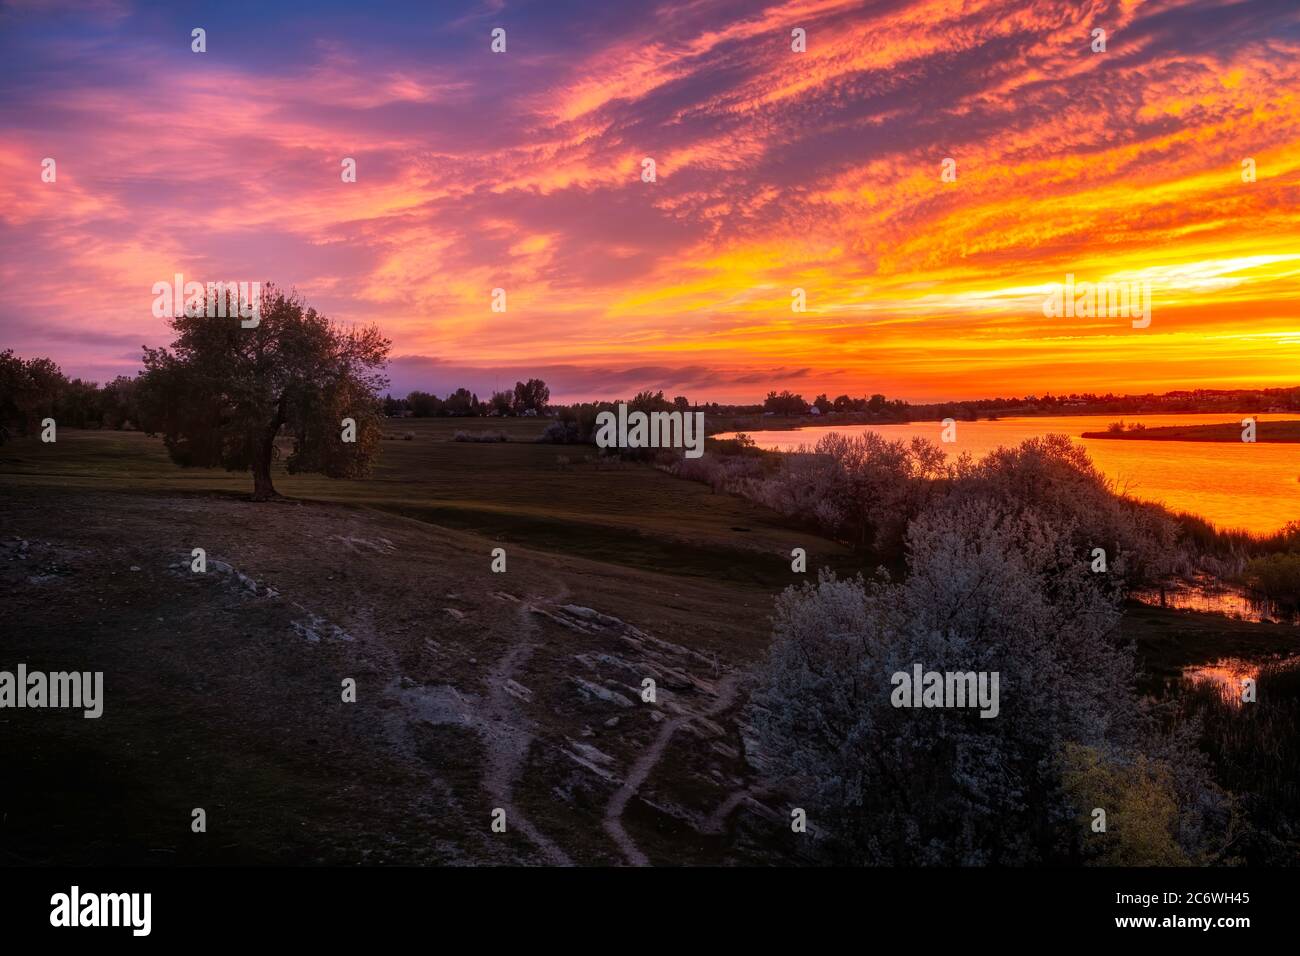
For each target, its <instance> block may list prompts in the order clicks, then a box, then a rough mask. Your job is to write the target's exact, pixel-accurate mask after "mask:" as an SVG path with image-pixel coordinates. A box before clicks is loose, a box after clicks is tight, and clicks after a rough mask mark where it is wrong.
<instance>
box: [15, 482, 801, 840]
mask: <svg viewBox="0 0 1300 956" xmlns="http://www.w3.org/2000/svg"><path fill="white" fill-rule="evenodd" d="M0 519H2V521H0V579H2V583H3V591H4V595H5V597H4V616H5V619H6V620H5V624H4V630H5V631H6V633H7V636H6V637H5V639H4V642H3V648H0V669H9V670H12V669H13V667H14V666H16V664H17V663H19V662H24V663H26V664H27V665H28V668H29V669H43V670H70V669H75V670H83V671H84V670H100V671H103V672H104V687H105V691H104V695H105V704H104V715H103V717H101V718H100V719H98V720H86V719H84V718H83V717H82V715H81V713H80V712H79V711H78V712H70V711H48V710H47V711H39V710H3V711H0V747H2V748H3V757H2V759H3V761H4V766H5V774H4V776H5V778H6V785H5V786H4V787H3V789H2V790H0V818H2V822H0V862H18V863H23V862H39V863H44V862H57V863H101V864H102V863H129V864H135V863H167V864H170V863H198V862H209V863H210V862H230V863H235V862H256V863H269V862H280V863H329V864H360V863H409V864H433V863H451V864H511V863H523V864H569V863H573V864H646V863H650V864H687V863H754V862H764V861H778V860H781V859H783V858H787V857H789V856H790V855H791V854H792V853H793V852H794V850H795V848H794V847H793V846H792V845H790V844H789V838H788V836H787V834H788V832H789V827H788V824H787V823H786V819H787V816H786V814H787V811H786V810H785V809H784V808H783V807H780V806H777V805H776V803H777V801H769V802H764V800H765V795H764V794H762V793H761V792H760V791H759V790H758V789H757V786H756V783H755V774H754V764H755V760H756V755H755V754H754V753H753V751H752V747H753V744H752V741H751V740H748V739H747V734H746V728H745V726H744V723H743V703H744V696H745V695H744V686H743V679H742V675H743V672H744V667H745V665H746V664H747V663H748V661H749V660H751V659H752V658H753V656H754V654H755V653H757V652H758V651H759V650H760V649H761V647H762V646H763V644H764V643H765V635H766V633H767V622H766V615H767V613H768V611H769V610H770V596H766V597H767V600H763V598H764V595H758V594H755V595H746V598H750V597H752V598H753V599H752V600H749V599H747V600H744V601H740V600H737V597H736V594H735V592H734V590H733V591H731V592H724V591H721V590H719V588H720V586H719V585H715V584H713V583H710V582H708V581H705V580H682V579H679V578H675V577H670V576H667V575H657V574H654V573H649V572H637V571H635V570H633V569H628V568H619V567H613V566H610V565H608V564H604V563H597V562H594V561H584V560H583V559H580V558H574V557H571V556H564V557H561V556H556V555H553V554H547V553H543V552H534V551H529V550H527V549H524V548H521V547H517V546H514V545H511V544H509V543H503V542H500V541H494V540H492V539H489V538H487V537H481V536H477V535H473V534H468V533H460V532H456V531H449V530H446V529H443V528H439V527H436V526H433V525H430V524H426V523H423V522H420V521H416V520H413V519H408V518H403V517H399V516H396V515H392V514H388V513H384V512H379V511H373V510H368V509H356V508H349V507H345V506H339V505H325V504H308V503H297V502H290V501H282V502H275V503H269V504H264V505H255V504H252V503H250V502H248V501H247V500H244V499H242V498H240V497H238V496H235V495H220V494H204V495H184V494H171V493H148V494H146V493H130V492H117V491H114V492H102V493H101V492H94V491H85V490H72V489H40V490H36V489H30V488H23V487H14V488H13V489H12V494H7V495H6V498H5V500H4V502H3V504H0ZM498 546H504V547H505V548H506V550H507V570H506V571H505V573H493V572H492V571H491V570H490V563H491V556H490V552H491V549H492V548H493V547H498ZM193 548H203V549H204V550H205V552H206V560H207V570H206V571H205V572H203V573H196V572H194V571H192V570H191V561H192V558H191V552H192V549H193ZM719 606H725V607H727V608H728V613H727V614H725V615H719V614H718V613H717V608H718V607H719ZM347 678H351V679H353V680H355V682H356V687H357V700H356V702H355V703H346V702H344V701H343V699H342V697H343V692H342V688H343V682H344V680H345V679H347ZM647 679H651V680H653V681H654V686H655V698H656V699H655V701H654V703H649V702H646V701H644V700H643V699H642V692H643V687H644V686H645V685H644V681H646V680H647ZM194 808H203V809H204V810H205V812H206V817H207V831H206V833H194V832H192V830H191V819H192V816H191V814H192V810H193V809H194ZM498 809H500V810H503V811H504V817H505V823H506V829H505V832H504V833H496V832H494V831H493V829H492V825H491V824H492V817H493V811H494V810H498Z"/></svg>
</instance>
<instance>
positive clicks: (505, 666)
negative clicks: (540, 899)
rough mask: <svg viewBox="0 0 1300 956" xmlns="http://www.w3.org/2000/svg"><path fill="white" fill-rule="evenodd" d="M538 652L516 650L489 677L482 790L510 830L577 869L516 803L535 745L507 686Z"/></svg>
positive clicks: (525, 629) (524, 620)
mask: <svg viewBox="0 0 1300 956" xmlns="http://www.w3.org/2000/svg"><path fill="white" fill-rule="evenodd" d="M529 604H530V602H529V601H527V600H525V601H523V602H521V603H520V607H519V626H520V628H521V630H522V633H523V635H525V636H528V635H531V634H533V633H535V632H536V630H537V624H536V622H535V621H534V620H533V619H532V615H531V614H530V613H529V610H528V608H529ZM534 649H535V645H533V644H524V643H521V644H518V645H516V646H515V647H512V648H511V649H510V650H509V651H507V652H506V654H505V656H504V657H502V658H501V660H500V661H498V662H497V665H496V666H495V667H494V668H492V671H491V673H489V674H488V678H487V681H488V697H487V700H486V701H485V703H484V706H483V710H482V713H481V714H480V715H479V718H478V720H477V721H476V724H477V729H478V731H479V736H480V737H482V739H483V744H484V746H485V747H486V748H487V768H486V770H485V772H484V775H483V785H484V786H485V787H486V788H487V791H488V793H490V794H491V795H492V799H493V800H495V801H496V805H497V806H499V807H501V808H502V809H503V810H505V812H506V826H508V827H514V828H515V829H516V830H518V831H519V832H520V833H522V834H523V835H524V836H526V837H527V838H528V839H529V840H530V841H531V842H532V843H533V845H534V846H536V847H537V849H538V850H539V851H540V852H541V853H542V855H543V856H544V857H545V858H546V862H547V863H550V864H552V865H556V866H572V865H573V861H572V860H571V859H569V856H568V854H566V853H565V852H564V851H563V850H561V849H560V848H559V847H558V846H556V845H555V844H554V843H553V842H551V840H549V839H548V838H547V837H546V836H545V835H543V834H542V832H541V831H540V830H538V829H537V827H535V826H534V825H533V824H532V823H531V822H530V821H529V820H528V818H527V817H526V816H525V815H524V813H523V811H521V810H520V809H519V808H518V807H517V806H515V804H514V803H513V802H512V799H511V798H512V795H513V792H514V785H515V781H516V780H517V779H518V777H519V771H520V768H521V767H522V766H523V764H524V760H525V759H526V758H527V756H528V748H529V746H530V745H531V744H532V742H533V733H532V724H531V722H530V721H529V720H528V718H527V717H526V716H525V715H524V714H523V713H522V712H521V711H520V708H519V705H518V702H517V701H516V699H515V697H514V696H513V695H512V694H511V692H510V691H509V690H508V685H509V684H510V683H511V682H513V681H514V676H515V674H516V673H518V670H519V668H520V667H521V666H523V664H524V662H525V661H527V660H528V658H529V657H531V656H532V653H533V650H534ZM516 686H519V685H518V684H516Z"/></svg>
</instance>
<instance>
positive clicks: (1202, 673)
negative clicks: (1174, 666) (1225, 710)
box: [1183, 657, 1300, 707]
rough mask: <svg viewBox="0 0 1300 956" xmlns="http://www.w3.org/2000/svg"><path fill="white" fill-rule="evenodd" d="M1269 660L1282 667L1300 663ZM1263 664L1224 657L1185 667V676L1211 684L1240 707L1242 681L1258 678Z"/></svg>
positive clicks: (1261, 662)
mask: <svg viewBox="0 0 1300 956" xmlns="http://www.w3.org/2000/svg"><path fill="white" fill-rule="evenodd" d="M1269 662H1270V663H1274V664H1277V665H1278V666H1281V667H1287V668H1291V667H1296V666H1298V665H1300V658H1297V657H1278V658H1272V659H1270V661H1269ZM1263 664H1264V662H1263V661H1258V660H1245V659H1244V658H1240V657H1223V658H1220V659H1219V660H1217V661H1215V662H1214V663H1213V664H1196V665H1193V666H1189V667H1184V668H1183V678H1184V679H1185V680H1187V681H1191V682H1193V683H1197V682H1205V683H1208V684H1210V685H1211V686H1212V687H1213V688H1214V689H1215V690H1216V691H1218V693H1219V696H1220V697H1222V698H1223V700H1224V701H1225V702H1226V703H1229V704H1231V705H1233V706H1234V707H1240V706H1241V705H1242V699H1241V696H1242V681H1243V680H1245V679H1246V678H1249V679H1251V680H1258V679H1259V672H1260V670H1261V669H1262V667H1263Z"/></svg>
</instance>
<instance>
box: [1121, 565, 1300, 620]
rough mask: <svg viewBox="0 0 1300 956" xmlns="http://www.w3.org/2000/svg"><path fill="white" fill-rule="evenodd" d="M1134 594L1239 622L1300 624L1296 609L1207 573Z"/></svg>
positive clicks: (1143, 599)
mask: <svg viewBox="0 0 1300 956" xmlns="http://www.w3.org/2000/svg"><path fill="white" fill-rule="evenodd" d="M1131 597H1133V598H1134V599H1135V600H1138V601H1141V602H1142V603H1143V604H1151V605H1154V606H1156V607H1171V608H1174V609H1176V610H1179V611H1199V612H1201V613H1203V614H1222V615H1223V616H1224V617H1230V618H1233V619H1234V620H1238V621H1251V622H1253V623H1260V622H1267V623H1270V624H1296V623H1300V619H1298V618H1297V613H1296V609H1295V608H1293V607H1286V606H1283V605H1282V604H1280V603H1278V602H1277V601H1272V600H1269V599H1268V598H1267V597H1265V596H1264V595H1262V594H1258V593H1256V592H1254V591H1251V590H1249V589H1248V588H1244V587H1242V586H1240V585H1237V584H1232V583H1231V582H1227V581H1219V580H1217V579H1215V578H1213V577H1211V576H1210V575H1208V574H1202V575H1197V576H1196V577H1195V578H1194V579H1192V580H1178V581H1171V582H1169V583H1167V584H1166V585H1165V587H1164V588H1159V587H1149V588H1139V589H1137V590H1135V591H1133V592H1132V594H1131Z"/></svg>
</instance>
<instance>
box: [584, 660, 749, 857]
mask: <svg viewBox="0 0 1300 956" xmlns="http://www.w3.org/2000/svg"><path fill="white" fill-rule="evenodd" d="M739 684H740V680H739V675H738V674H736V673H734V672H733V673H731V674H728V675H727V676H726V677H723V678H722V680H720V681H719V682H718V685H717V687H718V698H717V700H715V701H714V702H713V704H712V705H710V706H709V708H708V709H707V710H705V711H704V714H703V716H705V717H712V716H714V715H715V714H719V713H721V712H722V711H724V710H726V709H727V708H728V707H730V706H731V704H732V702H733V701H734V700H735V697H736V691H737V689H738V687H739ZM692 716H696V715H689V716H681V717H670V718H668V720H666V721H664V724H663V726H662V727H661V728H660V729H659V735H658V736H657V737H656V738H655V739H654V742H653V743H651V744H650V746H648V747H647V748H646V749H645V750H643V751H642V752H641V756H640V757H638V758H637V761H636V763H635V764H633V765H632V769H631V770H630V771H629V772H628V774H627V777H626V778H625V779H624V781H623V786H621V787H620V788H619V789H618V791H617V792H616V793H615V794H614V796H613V797H611V798H610V801H609V804H608V806H606V807H605V819H604V822H603V826H604V828H605V832H606V833H608V834H609V836H610V839H612V840H613V841H614V842H615V843H617V844H618V847H619V849H620V850H622V851H623V855H624V856H625V857H627V861H628V862H629V863H630V864H632V865H633V866H649V865H650V860H649V858H647V857H646V855H645V854H644V853H642V852H641V848H640V847H638V846H637V845H636V842H635V841H634V840H633V839H632V838H631V837H630V836H629V835H628V832H627V830H625V829H624V828H623V812H624V811H625V810H626V809H627V805H628V802H629V801H630V800H631V799H632V798H633V797H634V796H635V795H636V793H637V791H638V790H639V789H640V788H641V785H642V784H643V783H645V781H646V779H647V778H648V777H649V776H650V772H651V771H652V770H654V768H655V765H656V764H658V763H659V760H660V759H661V758H662V757H663V755H664V751H665V750H666V749H667V748H668V742H669V741H670V740H672V737H673V734H675V733H676V732H677V731H678V729H679V728H681V727H683V726H685V725H686V724H688V723H689V722H690V720H691V717H692Z"/></svg>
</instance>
